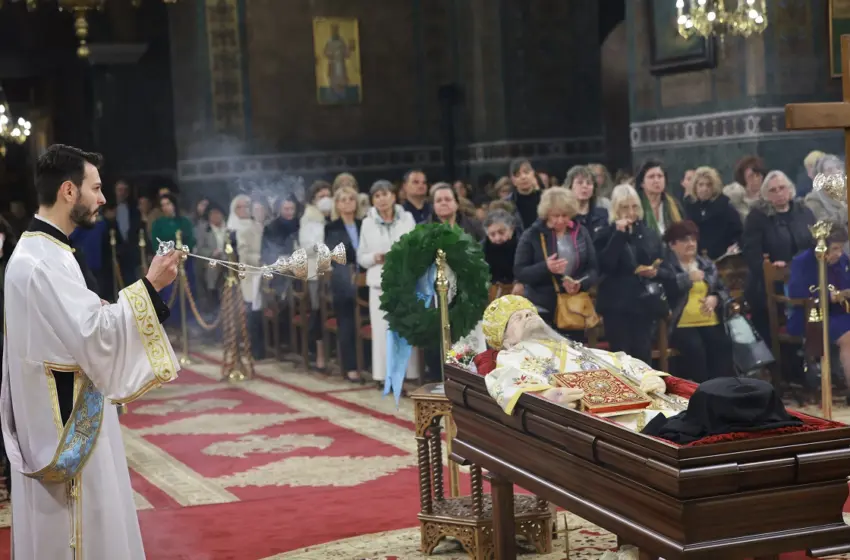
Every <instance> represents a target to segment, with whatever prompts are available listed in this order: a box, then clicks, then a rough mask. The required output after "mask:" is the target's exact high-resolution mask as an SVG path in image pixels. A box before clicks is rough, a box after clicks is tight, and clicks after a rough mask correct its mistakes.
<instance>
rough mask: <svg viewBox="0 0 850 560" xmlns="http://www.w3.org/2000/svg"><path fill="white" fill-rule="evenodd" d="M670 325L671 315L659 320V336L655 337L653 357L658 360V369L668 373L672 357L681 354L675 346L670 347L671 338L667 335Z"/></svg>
mask: <svg viewBox="0 0 850 560" xmlns="http://www.w3.org/2000/svg"><path fill="white" fill-rule="evenodd" d="M669 327H670V318H669V317H666V318H664V319H660V320H659V321H658V338H656V339H655V347H654V348H653V349H652V359H653V360H658V369H659V370H660V371H663V372H667V373H669V372H670V358H672V357H674V356H678V355H679V353H678V352H677V351H676V349H675V348H670V339H669V337H668V336H667V329H668V328H669Z"/></svg>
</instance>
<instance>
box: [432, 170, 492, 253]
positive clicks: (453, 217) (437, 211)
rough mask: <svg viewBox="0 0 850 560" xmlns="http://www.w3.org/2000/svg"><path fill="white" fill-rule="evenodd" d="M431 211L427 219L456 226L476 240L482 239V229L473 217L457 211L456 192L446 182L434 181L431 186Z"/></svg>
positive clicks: (435, 222)
mask: <svg viewBox="0 0 850 560" xmlns="http://www.w3.org/2000/svg"><path fill="white" fill-rule="evenodd" d="M430 194H431V200H432V203H431V204H432V209H433V210H432V213H431V217H430V219H429V221H430V222H431V223H434V224H438V223H443V224H449V225H452V226H457V227H459V228H460V229H462V230H463V231H465V232H466V233H468V234H469V235H471V236H472V237H473V238H475V240H476V241H481V240H482V239H484V230H483V229H482V228H481V224H479V223H478V221H477V220H475V219H474V218H470V217H469V216H466V215H465V214H463V213H462V212H458V204H459V200H458V197H457V193H456V192H455V191H454V189H453V188H452V186H451V185H450V184H448V183H435V184H434V185H433V186H432V187H431V193H430Z"/></svg>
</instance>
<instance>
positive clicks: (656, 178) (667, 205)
mask: <svg viewBox="0 0 850 560" xmlns="http://www.w3.org/2000/svg"><path fill="white" fill-rule="evenodd" d="M635 185H636V186H637V191H638V193H639V194H640V200H641V206H642V207H643V220H644V222H645V223H646V225H647V227H649V228H651V229H654V230H655V232H656V233H657V234H658V235H659V237H660V236H661V235H664V231H665V230H666V229H667V226H669V225H670V224H672V223H675V222H681V221H682V217H683V216H684V212H683V211H682V206H681V204H679V201H678V200H676V199H675V197H673V196H671V195H669V194H668V193H667V192H666V189H667V172H666V171H665V170H664V168H663V166H662V164H661V162H660V161H656V160H649V161H647V162H645V163H644V164H643V165H641V167H640V169H639V170H638V172H637V175H636V176H635Z"/></svg>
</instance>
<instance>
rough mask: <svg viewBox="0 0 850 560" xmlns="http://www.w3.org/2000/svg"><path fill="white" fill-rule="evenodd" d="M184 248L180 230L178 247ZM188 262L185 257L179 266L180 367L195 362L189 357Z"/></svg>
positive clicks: (178, 232) (184, 256)
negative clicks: (187, 315)
mask: <svg viewBox="0 0 850 560" xmlns="http://www.w3.org/2000/svg"><path fill="white" fill-rule="evenodd" d="M182 246H183V233H182V232H181V231H180V230H177V247H182ZM185 260H186V255H183V256H182V257H181V258H180V264H179V273H178V274H179V280H178V283H177V289H178V290H179V291H180V332H181V335H182V338H183V355H182V356H180V365H181V366H190V365H192V364H193V363H194V362H193V361H192V359H191V358H190V357H189V322H188V319H187V317H186V285H187V280H186V265H185V263H184V261H185Z"/></svg>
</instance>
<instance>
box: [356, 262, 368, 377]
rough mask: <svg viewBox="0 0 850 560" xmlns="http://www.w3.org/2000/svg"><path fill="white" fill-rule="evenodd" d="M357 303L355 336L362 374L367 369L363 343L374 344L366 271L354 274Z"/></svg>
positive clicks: (358, 361)
mask: <svg viewBox="0 0 850 560" xmlns="http://www.w3.org/2000/svg"><path fill="white" fill-rule="evenodd" d="M354 286H355V287H356V289H357V291H356V292H355V298H354V299H355V305H354V326H355V333H356V334H355V338H356V341H357V352H356V356H357V371H358V372H359V373H360V374H361V375H362V374H363V372H364V371H365V370H366V364H365V362H366V359H365V356H364V352H363V345H364V344H365V343H366V342H368V343H369V345H370V346H371V344H372V325H371V324H370V323H369V296H368V290H369V287H368V285H367V284H366V273H365V272H359V273H357V274H355V275H354Z"/></svg>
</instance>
